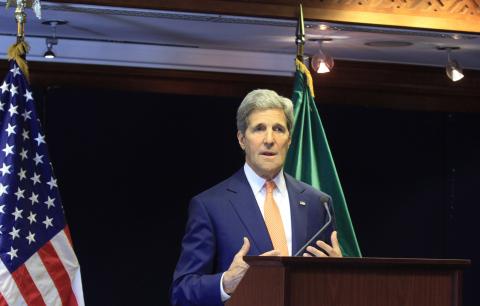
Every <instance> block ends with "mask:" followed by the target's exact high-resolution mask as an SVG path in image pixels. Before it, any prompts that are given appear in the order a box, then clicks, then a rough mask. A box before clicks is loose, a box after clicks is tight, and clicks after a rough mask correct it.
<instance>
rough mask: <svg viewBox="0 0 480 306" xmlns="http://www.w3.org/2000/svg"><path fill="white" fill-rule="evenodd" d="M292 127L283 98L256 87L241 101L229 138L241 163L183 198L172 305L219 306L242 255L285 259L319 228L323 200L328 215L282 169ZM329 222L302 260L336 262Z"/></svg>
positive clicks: (240, 269)
mask: <svg viewBox="0 0 480 306" xmlns="http://www.w3.org/2000/svg"><path fill="white" fill-rule="evenodd" d="M292 126H293V104H292V102H291V101H290V100H289V99H288V98H284V97H281V96H279V95H278V94H276V93H275V92H274V91H271V90H265V89H259V90H254V91H252V92H250V93H249V94H248V95H247V96H246V97H245V99H244V100H243V101H242V103H241V105H240V106H239V108H238V111H237V129H238V132H237V138H238V142H239V144H240V147H241V148H242V149H243V150H244V151H245V165H244V167H243V168H242V169H240V170H239V171H237V172H236V173H235V174H234V175H233V176H231V177H230V178H228V179H226V180H225V181H223V182H221V183H219V184H218V185H215V186H214V187H212V188H210V189H208V190H206V191H204V192H202V193H200V194H199V195H197V196H195V197H194V198H193V199H192V200H191V202H190V206H189V218H188V222H187V226H186V232H185V236H184V238H183V241H182V251H181V255H180V258H179V260H178V263H177V267H176V269H175V273H174V276H173V284H172V289H171V301H172V304H173V305H176V306H187V305H208V306H213V305H223V302H224V301H226V300H228V299H229V298H230V296H231V294H233V293H234V291H235V288H236V287H237V285H238V283H239V282H240V281H241V279H242V277H243V276H244V275H245V273H246V271H247V269H248V265H247V264H246V263H245V261H244V260H243V256H245V255H263V256H289V255H290V256H291V255H293V254H295V253H296V252H297V251H298V250H300V248H301V247H302V246H303V245H304V244H305V243H306V242H307V241H308V240H309V239H310V238H311V237H312V236H313V235H314V234H315V233H316V232H317V231H318V230H319V229H320V228H321V227H322V226H324V225H325V224H326V223H327V220H328V213H327V211H326V209H325V206H324V203H325V202H326V203H327V204H328V206H329V210H330V211H331V212H332V214H333V209H332V203H331V198H330V197H329V196H328V195H326V194H325V193H322V192H320V191H318V190H316V189H314V188H313V187H311V186H309V185H307V184H305V183H302V182H300V181H297V180H296V179H294V178H292V177H291V176H289V175H288V174H286V173H284V172H283V165H284V163H285V158H286V156H287V151H288V147H289V146H290V143H291V132H292ZM334 224H335V222H334V221H333V222H331V223H330V225H329V226H328V227H327V228H326V230H325V231H323V234H322V236H321V237H319V240H318V241H317V242H316V247H313V246H309V247H308V248H307V250H306V251H307V252H305V253H303V254H302V255H303V256H322V257H324V256H336V257H341V256H342V253H341V251H340V246H339V244H338V240H337V236H336V231H335V230H334V226H335V225H334ZM325 241H326V242H325ZM327 242H328V243H330V245H329V244H328V243H327Z"/></svg>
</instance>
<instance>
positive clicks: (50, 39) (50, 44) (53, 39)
mask: <svg viewBox="0 0 480 306" xmlns="http://www.w3.org/2000/svg"><path fill="white" fill-rule="evenodd" d="M66 23H67V21H65V20H46V21H44V22H42V24H44V25H48V26H50V27H51V28H52V37H47V38H46V39H45V44H46V45H47V51H45V53H44V54H43V57H45V58H48V59H53V58H55V56H56V55H55V53H54V52H53V46H54V45H57V44H58V40H57V26H58V25H63V24H66Z"/></svg>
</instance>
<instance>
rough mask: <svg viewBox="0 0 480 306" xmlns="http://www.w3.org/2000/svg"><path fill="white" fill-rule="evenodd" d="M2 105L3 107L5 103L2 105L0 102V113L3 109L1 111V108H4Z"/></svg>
mask: <svg viewBox="0 0 480 306" xmlns="http://www.w3.org/2000/svg"><path fill="white" fill-rule="evenodd" d="M4 105H5V103H3V102H2V101H0V110H1V111H4V109H3V106H4Z"/></svg>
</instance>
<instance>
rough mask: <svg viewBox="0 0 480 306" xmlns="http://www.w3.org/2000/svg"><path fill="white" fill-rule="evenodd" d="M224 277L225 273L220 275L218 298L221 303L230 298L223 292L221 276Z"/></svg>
mask: <svg viewBox="0 0 480 306" xmlns="http://www.w3.org/2000/svg"><path fill="white" fill-rule="evenodd" d="M224 275H225V272H223V273H222V278H220V296H221V298H222V302H225V301H226V300H228V299H229V298H230V295H228V294H227V293H226V292H225V290H223V276H224Z"/></svg>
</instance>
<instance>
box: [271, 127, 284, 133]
mask: <svg viewBox="0 0 480 306" xmlns="http://www.w3.org/2000/svg"><path fill="white" fill-rule="evenodd" d="M273 130H274V131H275V132H280V133H285V128H284V127H283V126H275V127H273Z"/></svg>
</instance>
